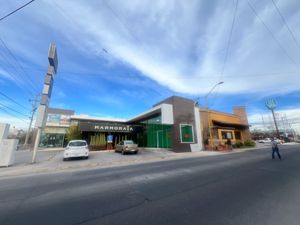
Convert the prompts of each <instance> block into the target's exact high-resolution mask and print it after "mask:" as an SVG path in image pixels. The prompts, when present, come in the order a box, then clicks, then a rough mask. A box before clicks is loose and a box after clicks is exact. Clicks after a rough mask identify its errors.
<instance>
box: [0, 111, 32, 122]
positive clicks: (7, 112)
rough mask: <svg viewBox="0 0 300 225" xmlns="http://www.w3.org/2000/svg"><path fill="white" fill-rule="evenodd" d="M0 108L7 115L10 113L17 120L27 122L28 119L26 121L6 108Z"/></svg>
mask: <svg viewBox="0 0 300 225" xmlns="http://www.w3.org/2000/svg"><path fill="white" fill-rule="evenodd" d="M0 110H2V111H3V112H5V113H6V114H7V115H10V116H12V117H14V118H17V119H19V120H21V121H23V122H25V123H28V121H26V120H24V119H21V118H19V117H17V116H16V115H14V114H12V113H10V112H9V111H7V110H6V109H3V108H1V107H0Z"/></svg>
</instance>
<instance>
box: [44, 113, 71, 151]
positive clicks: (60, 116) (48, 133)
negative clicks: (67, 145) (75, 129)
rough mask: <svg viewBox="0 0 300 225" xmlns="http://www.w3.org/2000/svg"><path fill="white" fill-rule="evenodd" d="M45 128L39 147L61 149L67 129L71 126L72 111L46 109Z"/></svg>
mask: <svg viewBox="0 0 300 225" xmlns="http://www.w3.org/2000/svg"><path fill="white" fill-rule="evenodd" d="M47 112H48V117H47V121H46V127H45V129H44V130H43V132H42V134H41V138H40V144H39V146H40V147H47V148H57V147H62V146H63V145H64V141H65V135H66V132H67V129H68V128H69V127H70V124H71V115H74V111H73V110H66V109H55V108H48V110H47Z"/></svg>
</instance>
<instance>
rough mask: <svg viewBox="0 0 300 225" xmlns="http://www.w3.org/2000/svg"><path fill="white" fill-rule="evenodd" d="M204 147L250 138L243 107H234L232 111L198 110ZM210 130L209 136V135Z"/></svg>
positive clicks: (213, 146)
mask: <svg viewBox="0 0 300 225" xmlns="http://www.w3.org/2000/svg"><path fill="white" fill-rule="evenodd" d="M200 113H201V116H202V133H203V139H204V143H205V148H207V149H210V148H213V149H215V148H217V147H218V146H222V145H226V142H228V139H229V140H230V143H232V144H235V143H237V142H244V141H246V140H250V139H251V136H250V130H249V124H248V119H247V114H246V110H245V108H244V107H234V109H233V113H232V114H231V113H224V112H218V111H214V110H204V109H202V110H200ZM210 132H211V136H210Z"/></svg>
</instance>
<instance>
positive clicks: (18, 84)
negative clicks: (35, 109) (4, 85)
mask: <svg viewBox="0 0 300 225" xmlns="http://www.w3.org/2000/svg"><path fill="white" fill-rule="evenodd" d="M0 54H1V51H0ZM5 60H7V59H5ZM7 62H8V61H7ZM8 63H9V62H8ZM9 64H10V63H9ZM6 67H7V66H6ZM7 68H8V67H7ZM12 68H15V67H12ZM2 69H3V70H5V71H6V73H7V74H8V75H10V77H11V78H12V79H13V80H14V81H15V82H16V85H17V86H19V87H20V88H21V89H23V91H25V92H27V93H28V94H29V95H32V94H33V92H32V91H29V90H28V89H26V88H24V87H23V86H22V85H21V83H22V84H23V82H21V80H20V79H19V78H18V77H16V76H15V75H14V74H13V73H11V72H10V71H8V70H7V69H5V68H3V67H2ZM27 88H28V87H27Z"/></svg>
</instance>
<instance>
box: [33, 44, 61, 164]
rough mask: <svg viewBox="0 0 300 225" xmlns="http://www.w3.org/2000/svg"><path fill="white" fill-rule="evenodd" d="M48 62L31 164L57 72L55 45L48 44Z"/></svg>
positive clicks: (34, 156)
mask: <svg viewBox="0 0 300 225" xmlns="http://www.w3.org/2000/svg"><path fill="white" fill-rule="evenodd" d="M48 61H49V65H48V71H47V73H46V75H45V80H44V87H43V92H42V96H41V100H40V105H39V108H38V112H37V118H36V122H35V127H36V128H37V134H36V138H35V142H34V148H33V154H32V163H35V162H36V154H37V149H38V146H39V143H40V137H41V133H42V130H43V129H44V127H45V124H46V120H47V109H48V105H49V101H50V98H51V93H52V87H53V81H54V75H55V74H56V72H57V66H58V60H57V53H56V45H55V44H50V47H49V52H48Z"/></svg>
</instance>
